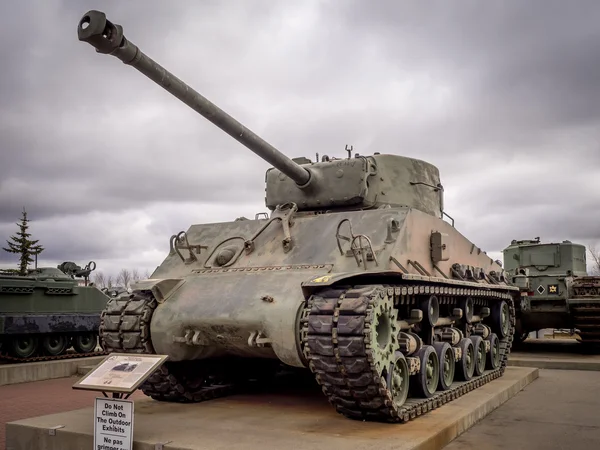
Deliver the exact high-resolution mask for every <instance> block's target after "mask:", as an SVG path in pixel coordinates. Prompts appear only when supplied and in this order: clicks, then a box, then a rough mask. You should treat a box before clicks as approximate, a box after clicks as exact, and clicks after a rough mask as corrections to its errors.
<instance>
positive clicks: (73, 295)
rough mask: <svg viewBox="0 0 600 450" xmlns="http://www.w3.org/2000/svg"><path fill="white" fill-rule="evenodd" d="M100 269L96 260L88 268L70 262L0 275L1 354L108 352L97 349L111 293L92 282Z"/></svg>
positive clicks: (35, 356)
mask: <svg viewBox="0 0 600 450" xmlns="http://www.w3.org/2000/svg"><path fill="white" fill-rule="evenodd" d="M95 268H96V263H95V262H94V261H90V262H89V263H88V264H87V265H86V266H85V267H84V268H81V267H80V266H78V265H77V264H75V263H73V262H70V261H67V262H64V263H62V264H60V265H59V266H57V267H56V268H55V267H40V268H36V269H31V270H29V271H28V273H27V276H19V275H0V358H1V359H9V360H13V361H19V362H29V361H39V360H46V359H59V358H60V359H64V358H69V357H83V356H94V355H101V354H104V352H103V351H100V352H96V348H97V346H98V343H99V341H98V330H99V326H100V313H101V312H102V311H103V309H104V308H105V307H106V306H107V301H108V299H109V297H108V296H107V295H104V294H103V293H102V292H101V291H100V290H99V289H98V288H96V287H95V286H93V285H91V284H90V283H89V275H90V273H91V272H92V271H93V270H94V269H95ZM76 278H82V280H77V279H76ZM71 348H72V349H73V352H68V350H69V349H71Z"/></svg>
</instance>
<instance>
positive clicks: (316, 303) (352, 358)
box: [302, 285, 515, 422]
mask: <svg viewBox="0 0 600 450" xmlns="http://www.w3.org/2000/svg"><path fill="white" fill-rule="evenodd" d="M404 288H407V289H405V291H409V292H411V293H412V292H413V291H414V292H415V293H417V292H423V291H424V289H423V288H424V286H423V285H421V286H414V289H413V287H412V286H408V287H407V286H403V289H404ZM442 289H443V290H444V291H445V292H446V294H440V293H439V290H438V289H437V288H435V289H434V287H433V286H432V287H431V294H433V293H434V292H435V294H436V295H437V296H438V297H439V298H440V299H441V300H446V301H447V302H451V303H450V304H452V303H457V304H458V300H459V299H460V298H466V297H468V296H471V297H474V298H476V299H477V301H478V304H480V305H486V304H491V302H493V301H494V300H497V301H498V302H499V301H501V300H504V301H505V302H506V303H507V305H508V307H509V323H510V328H509V331H508V333H507V335H506V336H505V337H504V338H501V339H500V361H499V365H498V367H497V368H496V369H495V370H486V371H484V372H483V374H481V375H479V376H474V377H473V378H472V379H471V380H469V381H462V382H461V381H454V382H453V383H452V384H451V386H450V387H449V389H448V390H445V391H439V390H438V391H436V392H435V394H433V395H432V396H431V397H430V398H415V397H408V398H407V399H406V401H405V402H404V403H402V404H401V406H396V405H395V404H394V398H393V395H392V394H391V393H390V389H388V388H387V386H388V385H390V383H389V382H388V383H386V379H385V377H381V376H378V374H379V372H380V371H378V370H376V367H375V361H373V359H372V358H370V357H369V355H371V354H372V353H373V352H370V349H371V347H372V346H373V347H374V346H376V345H377V343H376V342H372V341H371V339H370V338H369V334H370V333H369V331H368V328H369V327H370V326H371V324H370V323H369V312H370V309H371V308H372V307H373V305H374V304H375V303H376V302H377V301H378V300H379V299H378V298H377V297H378V295H380V293H381V291H382V290H387V289H385V288H383V287H382V288H381V289H376V288H374V287H369V288H367V289H366V290H365V289H364V288H362V289H358V288H348V289H328V290H325V291H323V292H321V293H319V294H317V295H313V296H312V297H311V298H310V299H309V300H308V301H307V304H306V308H305V310H304V314H303V319H302V320H303V322H304V327H303V332H302V340H303V349H304V353H305V356H306V358H307V360H308V361H309V367H310V369H311V371H312V372H313V373H314V374H315V376H316V379H317V382H318V383H319V384H320V385H321V387H322V390H323V392H324V393H325V395H326V396H327V397H328V399H329V402H330V403H331V404H332V405H334V407H335V408H336V410H337V411H338V412H339V413H341V414H343V415H345V416H346V417H349V418H353V419H360V420H370V421H384V422H406V421H409V420H411V419H413V418H415V417H417V416H420V415H423V414H425V413H427V412H428V411H431V410H432V409H435V408H437V407H439V406H441V405H443V404H444V403H447V402H450V401H452V400H454V399H456V398H458V397H460V396H462V395H464V394H466V393H467V392H469V391H472V390H473V389H476V388H478V387H480V386H482V385H483V384H486V383H488V382H490V381H492V380H493V379H495V378H498V377H500V376H502V375H503V373H504V370H505V368H506V364H507V360H508V354H509V353H510V349H511V346H512V339H513V334H514V327H515V309H514V302H513V299H512V297H511V296H510V295H508V294H505V293H501V292H493V291H484V290H483V289H482V290H477V289H461V288H454V287H450V288H448V287H444V288H442ZM429 290H430V289H429V287H428V288H427V291H429ZM395 300H399V299H397V298H396V299H395ZM400 301H401V300H400ZM395 303H397V301H396V302H395ZM327 315H329V316H330V318H331V320H330V326H329V327H326V326H323V324H324V323H326V322H327V320H326V319H325V317H326V316H327ZM313 319H315V320H313ZM357 324H361V325H362V326H361V327H358V326H357ZM327 328H328V329H327ZM410 378H411V383H412V379H413V378H414V377H410Z"/></svg>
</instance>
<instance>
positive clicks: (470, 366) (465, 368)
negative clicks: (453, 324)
mask: <svg viewBox="0 0 600 450" xmlns="http://www.w3.org/2000/svg"><path fill="white" fill-rule="evenodd" d="M458 347H459V348H460V350H461V352H462V355H461V358H460V361H459V362H458V364H457V366H456V375H457V378H459V379H461V380H463V381H469V380H470V379H471V378H473V372H474V370H475V347H474V346H473V341H472V340H471V339H469V338H462V339H461V340H460V342H459V343H458Z"/></svg>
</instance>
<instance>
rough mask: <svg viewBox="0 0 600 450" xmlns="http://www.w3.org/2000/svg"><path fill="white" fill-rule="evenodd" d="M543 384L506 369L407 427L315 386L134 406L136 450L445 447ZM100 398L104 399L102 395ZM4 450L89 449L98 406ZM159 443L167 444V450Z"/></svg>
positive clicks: (34, 430)
mask: <svg viewBox="0 0 600 450" xmlns="http://www.w3.org/2000/svg"><path fill="white" fill-rule="evenodd" d="M537 377H538V369H535V368H520V367H519V368H517V367H508V368H507V369H506V372H505V374H504V376H503V377H501V378H499V379H496V380H494V381H492V382H490V383H488V384H486V385H484V386H482V387H481V388H479V389H477V390H475V391H472V392H470V393H468V394H466V395H464V396H462V397H460V398H459V399H457V400H454V401H453V402H450V403H448V404H446V405H444V406H442V407H441V408H438V409H436V410H434V411H432V412H430V413H428V414H427V415H426V416H423V417H420V418H417V419H415V420H413V421H411V422H409V423H406V424H383V423H372V422H360V421H356V420H350V419H346V418H345V417H343V416H341V415H339V414H337V413H336V412H335V411H334V410H333V408H332V407H331V406H330V405H329V403H328V402H327V400H326V399H325V397H324V396H323V395H322V394H321V392H320V390H319V389H318V387H316V386H315V385H311V386H309V387H308V388H307V387H305V388H302V387H298V388H297V389H296V388H294V390H293V392H290V388H287V389H277V388H271V389H269V392H268V393H267V392H263V393H260V392H257V393H253V394H244V395H235V396H230V397H226V398H221V399H216V400H211V401H208V402H204V403H198V404H188V405H185V404H175V403H162V402H156V401H153V400H151V399H147V398H144V399H142V400H136V401H135V429H134V448H135V449H136V450H155V449H157V448H164V450H201V449H202V450H205V449H206V450H208V449H211V450H218V449H227V450H246V449H253V450H254V449H256V448H263V449H273V450H275V449H277V450H279V449H281V448H293V449H294V450H309V449H310V450H314V449H315V448H327V449H328V450H336V449H345V450H346V449H348V448H352V449H357V450H359V449H369V450H372V449H373V448H377V449H378V450H385V449H392V448H393V449H395V450H409V449H411V450H412V449H419V450H425V449H427V450H434V449H436V450H437V449H440V448H443V447H444V446H445V445H447V444H448V443H449V442H450V441H452V440H453V439H454V438H456V437H457V436H459V435H460V434H461V433H463V432H464V431H466V430H467V429H468V428H469V427H471V426H472V425H473V424H475V423H476V422H477V421H479V420H481V419H483V418H484V417H485V416H486V415H487V414H489V413H490V412H491V411H493V410H494V409H496V408H497V407H499V406H500V405H501V404H503V403H504V402H506V401H507V400H508V399H510V398H511V397H513V396H514V395H516V394H517V393H518V392H519V391H520V390H522V389H523V388H524V387H525V386H527V385H528V384H529V383H531V382H532V381H534V380H535V379H536V378H537ZM100 395H101V394H100ZM6 434H7V450H25V449H31V448H43V449H45V450H65V449H71V448H73V449H77V448H92V443H93V404H92V405H90V407H89V408H85V409H82V410H77V411H71V412H68V413H61V414H52V415H48V416H41V417H35V418H31V419H26V420H20V421H16V422H10V423H8V424H6ZM157 444H162V447H161V446H160V445H157Z"/></svg>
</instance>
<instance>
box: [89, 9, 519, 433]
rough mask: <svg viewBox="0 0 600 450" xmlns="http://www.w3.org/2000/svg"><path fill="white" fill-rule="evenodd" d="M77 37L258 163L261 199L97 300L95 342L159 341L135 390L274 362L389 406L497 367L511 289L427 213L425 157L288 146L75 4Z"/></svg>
mask: <svg viewBox="0 0 600 450" xmlns="http://www.w3.org/2000/svg"><path fill="white" fill-rule="evenodd" d="M78 37H79V40H81V41H84V42H87V43H89V44H91V45H92V46H94V47H95V48H96V49H97V51H98V52H99V53H104V54H111V55H113V56H116V57H117V58H119V59H120V60H121V61H123V62H124V63H125V64H129V65H132V66H133V67H134V68H136V69H137V70H139V71H140V72H141V73H143V74H144V75H146V76H147V77H148V78H150V79H151V80H152V81H154V82H155V83H157V84H158V85H160V86H161V87H163V88H164V89H166V90H167V91H168V92H170V93H171V94H172V95H174V96H175V97H176V98H178V99H180V100H181V101H182V102H184V103H185V104H187V105H188V106H189V107H191V108H192V109H194V110H195V111H197V112H198V113H199V114H201V115H202V116H204V117H205V118H206V119H208V120H209V121H211V122H212V123H213V124H215V125H216V126H217V127H219V128H220V129H221V130H223V131H225V132H226V133H228V134H229V135H230V136H232V137H233V138H235V139H236V140H238V141H239V142H240V143H241V144H243V145H244V146H246V147H247V148H248V149H250V150H251V151H253V152H254V153H256V154H257V155H258V156H260V157H261V158H263V159H264V160H266V161H267V162H269V163H270V164H272V165H273V166H274V167H272V168H270V169H269V170H268V171H267V173H266V206H267V207H268V208H269V210H270V215H266V218H260V216H257V217H256V218H255V219H254V220H248V219H244V218H240V219H237V220H234V221H231V222H224V223H216V224H194V225H191V226H190V227H189V229H188V230H187V231H181V232H180V233H178V234H177V235H173V236H171V240H170V252H169V254H168V255H167V256H166V258H165V260H164V261H163V262H162V264H161V265H160V266H159V267H158V268H157V269H156V270H155V271H154V273H153V274H152V276H151V279H148V280H142V281H139V282H137V283H136V284H135V285H134V286H132V293H131V295H129V297H119V298H114V299H111V300H110V301H109V303H108V306H107V308H106V310H105V311H104V312H103V313H102V325H101V337H102V340H103V342H104V345H105V346H106V348H107V349H110V350H112V351H117V352H129V353H158V354H166V355H168V356H169V361H167V362H166V363H165V364H164V365H163V366H161V368H160V369H159V370H158V371H157V372H155V373H154V374H153V375H152V376H151V377H150V378H149V379H148V381H146V382H145V383H144V384H143V385H142V386H141V389H142V391H143V392H144V393H145V394H146V395H148V396H151V397H152V398H154V399H157V400H164V401H175V402H199V401H203V400H207V399H211V398H214V397H217V396H222V395H226V394H228V393H230V392H232V390H233V389H235V388H236V386H239V385H241V384H242V383H243V382H244V378H245V377H249V376H251V375H252V376H254V374H251V373H250V372H252V371H254V372H261V371H263V372H264V374H265V375H267V374H268V373H269V372H270V371H271V370H275V369H276V367H277V366H278V365H281V364H283V365H284V366H286V367H293V368H298V369H300V370H301V369H307V370H310V371H311V372H312V373H313V374H314V377H315V379H316V381H317V382H318V384H319V385H320V386H321V387H322V390H323V393H324V394H325V396H326V397H327V398H328V399H329V401H330V402H331V404H332V405H333V406H334V407H335V409H336V410H337V411H338V412H339V413H341V414H343V415H345V416H346V417H349V418H354V419H364V420H373V421H385V422H405V421H407V420H410V419H412V418H414V417H416V416H419V415H422V414H425V413H426V412H428V411H430V410H431V409H433V408H436V407H438V406H441V405H442V404H444V403H446V402H449V401H451V400H454V399H455V398H457V397H459V396H461V395H463V394H465V393H467V392H469V391H471V390H473V389H476V388H478V387H480V386H481V385H483V384H485V383H487V382H489V381H491V380H493V379H495V378H497V377H500V376H502V374H503V373H504V370H505V367H506V363H507V357H508V354H509V352H510V349H511V345H512V339H513V333H514V321H515V311H514V299H515V298H518V295H519V291H518V288H516V287H514V286H511V285H510V284H509V283H508V281H507V279H506V276H505V274H504V271H503V269H502V267H501V266H500V265H499V264H498V263H497V262H495V261H493V260H492V259H490V258H489V257H488V256H487V255H486V254H485V252H483V251H482V250H481V249H479V248H478V247H477V246H476V245H475V244H473V243H472V242H471V241H469V240H468V239H467V238H466V237H464V236H463V235H462V234H460V233H459V232H458V231H457V230H456V229H455V228H454V226H453V224H450V223H448V222H446V221H445V220H443V214H444V213H443V188H442V185H441V184H440V177H439V171H438V169H437V168H436V167H435V166H433V165H431V164H429V163H427V162H424V161H421V160H417V159H413V158H407V157H402V156H396V155H389V154H378V153H376V154H374V155H371V156H361V155H355V156H354V157H352V156H350V155H349V157H348V158H344V159H337V158H331V157H328V156H323V157H322V158H321V160H320V161H311V160H309V159H307V158H304V157H302V158H296V159H295V160H291V159H289V158H287V157H286V156H284V155H283V154H282V153H280V152H279V151H278V150H277V149H275V148H274V147H273V146H272V145H270V144H269V143H267V142H265V141H264V140H263V139H262V138H260V137H259V136H257V135H256V134H254V133H253V132H252V131H250V130H248V129H247V128H245V127H244V126H243V125H242V124H240V123H239V122H237V121H236V120H235V119H233V118H232V117H231V116H229V115H228V114H227V113H225V112H224V111H222V110H221V109H220V108H218V107H217V106H216V105H214V104H213V103H211V102H210V101H208V100H207V99H206V98H204V97H203V96H201V95H200V94H199V93H197V92H196V91H194V90H193V89H192V88H190V87H189V86H187V85H186V84H184V83H183V82H182V81H181V80H179V79H178V78H176V77H175V76H174V75H172V74H171V73H169V72H168V71H166V70H165V69H164V68H162V67H161V66H160V65H158V64H157V63H156V62H155V61H153V60H151V59H150V58H149V57H148V56H146V55H145V54H143V53H142V52H141V51H140V50H139V49H138V47H136V46H135V45H134V44H132V43H131V42H130V41H128V40H127V39H126V38H125V37H124V35H123V30H122V27H121V26H120V25H115V24H113V23H111V22H109V21H107V20H106V16H105V15H104V14H103V13H101V12H98V11H89V12H88V13H86V14H85V15H84V16H83V17H82V19H81V21H80V22H79V25H78ZM321 150H322V149H321ZM259 375H260V374H259Z"/></svg>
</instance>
